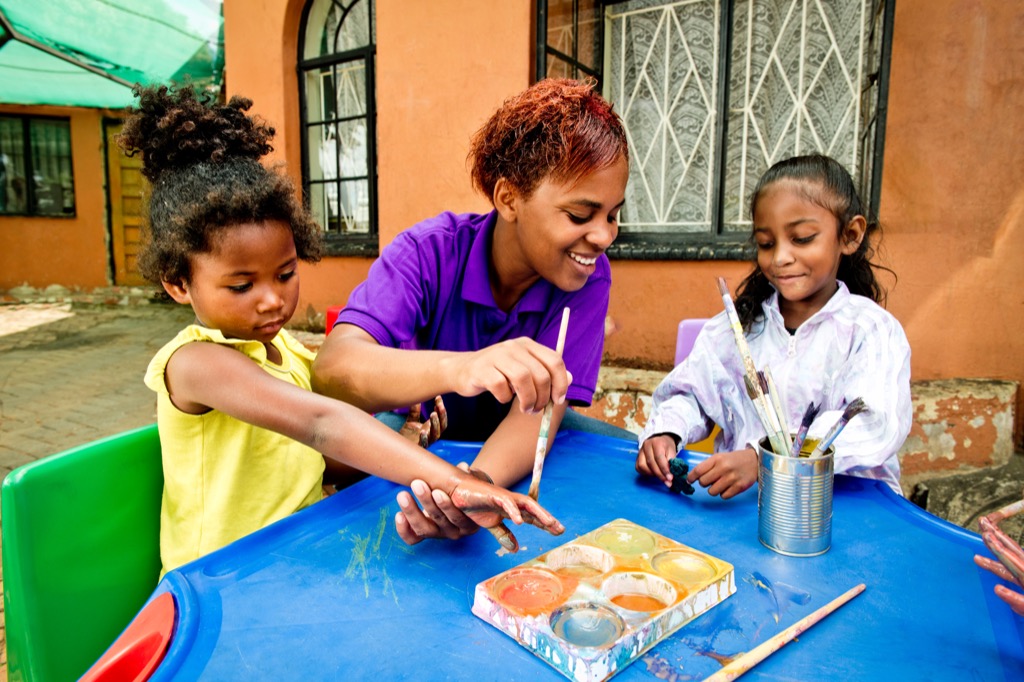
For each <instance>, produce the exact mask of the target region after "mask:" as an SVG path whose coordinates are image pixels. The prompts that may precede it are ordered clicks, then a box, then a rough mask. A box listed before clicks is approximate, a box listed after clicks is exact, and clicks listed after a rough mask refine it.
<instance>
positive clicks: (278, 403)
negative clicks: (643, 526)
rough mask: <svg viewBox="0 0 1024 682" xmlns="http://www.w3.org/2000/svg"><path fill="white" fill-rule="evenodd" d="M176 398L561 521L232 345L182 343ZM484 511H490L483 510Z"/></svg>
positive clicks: (371, 467)
mask: <svg viewBox="0 0 1024 682" xmlns="http://www.w3.org/2000/svg"><path fill="white" fill-rule="evenodd" d="M165 381H166V383H167V389H168V391H169V393H170V399H171V401H172V402H173V403H174V405H175V406H176V407H177V408H178V409H180V410H182V411H184V412H188V413H191V414H201V413H202V412H205V411H208V410H210V409H216V410H219V411H220V412H223V413H225V414H228V415H230V416H232V417H234V418H236V419H239V420H241V421H244V422H247V423H250V424H253V425H255V426H259V427H262V428H265V429H268V430H271V431H275V432H277V433H280V434H283V435H285V436H288V437H289V438H293V439H295V440H297V441H299V442H301V443H304V444H306V445H308V446H309V447H311V448H313V449H315V450H317V451H318V452H321V453H322V454H323V455H324V457H326V458H328V459H330V460H332V461H336V462H340V463H342V464H346V465H349V466H352V467H355V468H357V469H359V470H361V471H364V472H366V473H368V474H371V475H374V476H379V477H381V478H386V479H388V480H390V481H393V482H395V483H399V484H401V485H409V484H410V483H411V482H412V481H413V480H416V479H419V480H422V481H425V482H426V483H427V484H428V485H429V486H430V487H431V488H433V489H436V490H439V491H441V492H443V493H444V494H445V495H447V496H448V497H449V498H450V499H451V500H453V503H454V504H455V505H456V506H457V507H459V508H462V509H467V510H473V511H474V512H475V514H477V515H479V516H480V518H488V519H489V520H493V521H494V525H497V523H498V522H499V521H500V517H501V516H505V517H508V518H509V519H510V520H512V521H513V522H514V523H516V524H519V523H522V522H523V521H524V520H526V521H527V522H529V523H533V524H534V525H537V526H538V527H540V528H543V529H544V530H547V531H548V532H551V533H554V534H556V535H557V534H559V533H561V532H562V531H563V530H564V528H563V527H562V525H561V524H560V523H559V522H558V521H557V520H556V519H555V518H554V517H553V516H551V514H549V513H548V512H547V511H546V510H545V509H544V508H543V507H541V506H540V505H539V504H538V503H537V502H536V501H535V500H533V499H531V498H529V497H527V496H526V495H520V494H516V493H511V492H509V491H507V490H504V489H502V488H499V487H496V486H493V485H490V484H488V483H486V482H484V481H481V480H480V479H478V478H476V477H475V476H473V475H472V474H470V473H468V472H465V471H462V470H460V469H457V468H456V467H454V466H452V465H451V464H449V463H447V462H445V461H444V460H442V459H440V458H439V457H437V456H435V455H433V454H432V453H430V452H429V451H427V450H424V449H422V448H420V447H418V446H416V445H414V444H412V443H411V442H409V441H408V440H406V439H404V438H402V437H401V436H399V435H398V434H397V433H395V432H394V431H392V430H391V429H389V428H388V427H387V426H384V425H383V424H381V423H380V422H378V421H377V420H376V419H374V418H373V417H372V416H370V415H369V414H367V413H365V412H363V411H362V410H360V409H358V408H356V407H354V406H352V405H348V404H346V403H343V402H340V401H337V400H333V399H331V398H328V397H325V396H322V395H318V394H316V393H312V392H310V391H306V390H303V389H301V388H298V387H296V386H293V385H291V384H288V383H286V382H283V381H280V380H278V379H275V378H274V377H272V376H270V375H269V374H267V373H266V372H265V371H263V370H262V369H261V368H260V367H259V366H258V365H257V364H256V363H254V362H253V361H252V360H251V359H249V358H248V357H246V356H245V355H243V354H242V353H239V352H238V351H237V350H234V349H232V348H227V347H224V346H219V345H217V344H213V343H205V342H197V343H190V344H188V345H186V346H183V347H182V348H180V349H179V350H178V351H176V352H175V353H174V355H172V356H171V358H170V360H169V361H168V363H167V368H166V372H165ZM486 512H495V514H493V515H487V514H486Z"/></svg>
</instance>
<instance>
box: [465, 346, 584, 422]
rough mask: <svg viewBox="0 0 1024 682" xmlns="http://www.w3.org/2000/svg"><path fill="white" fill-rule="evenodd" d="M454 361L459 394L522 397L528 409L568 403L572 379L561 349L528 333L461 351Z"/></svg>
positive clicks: (502, 398) (523, 406)
mask: <svg viewBox="0 0 1024 682" xmlns="http://www.w3.org/2000/svg"><path fill="white" fill-rule="evenodd" d="M453 362H454V363H456V366H455V367H453V368H452V373H451V376H454V377H455V391H456V392H457V393H458V394H459V395H462V396H475V395H479V394H481V393H484V392H490V393H491V394H492V395H493V396H494V397H495V398H497V399H498V400H499V401H500V402H503V403H507V402H509V401H510V400H512V399H513V398H516V397H518V398H519V407H520V409H521V410H522V411H523V412H527V413H536V412H540V411H541V410H543V409H544V406H545V405H546V404H547V403H548V401H554V402H555V404H556V405H561V404H562V403H564V402H565V393H566V391H567V390H568V388H569V384H570V383H571V382H572V376H571V375H570V374H569V372H568V371H566V369H565V363H563V362H562V358H561V357H560V356H559V355H558V353H556V352H555V351H554V350H552V349H550V348H548V347H547V346H543V345H541V344H539V343H537V342H536V341H534V340H533V339H529V338H526V337H520V338H517V339H509V340H508V341H502V342H501V343H498V344H495V345H493V346H488V347H487V348H483V349H481V350H478V351H474V352H472V353H460V354H459V355H458V356H456V357H455V358H454V359H453Z"/></svg>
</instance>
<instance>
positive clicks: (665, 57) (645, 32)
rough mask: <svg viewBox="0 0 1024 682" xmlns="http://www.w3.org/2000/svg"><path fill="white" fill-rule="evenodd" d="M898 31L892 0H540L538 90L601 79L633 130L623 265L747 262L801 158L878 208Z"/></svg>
mask: <svg viewBox="0 0 1024 682" xmlns="http://www.w3.org/2000/svg"><path fill="white" fill-rule="evenodd" d="M891 24H892V1H891V0H733V1H732V2H729V1H727V0H675V1H667V0H629V1H626V2H604V3H598V2H590V3H587V2H583V1H582V0H548V1H545V0H538V67H539V68H538V77H544V76H565V77H575V78H579V77H583V76H587V75H589V76H593V77H595V78H597V79H598V81H599V83H600V84H601V87H602V91H603V92H604V94H605V95H606V96H607V97H608V98H609V99H610V100H611V101H612V102H614V104H615V106H616V109H617V111H618V112H619V113H620V115H621V116H622V117H623V120H624V122H625V125H626V129H627V134H628V136H629V141H630V151H631V155H632V156H631V159H630V163H631V175H630V183H629V187H628V188H627V197H626V205H625V207H624V208H623V211H622V214H621V219H620V228H621V232H620V237H619V240H618V241H617V242H616V244H615V245H614V246H613V248H612V253H613V254H614V255H619V256H623V257H630V258H734V257H739V256H744V255H745V254H746V253H747V249H748V246H747V245H746V239H747V235H748V233H749V217H748V215H747V203H748V199H749V196H750V193H751V191H752V189H753V187H754V185H755V184H756V182H757V179H758V178H759V177H760V175H761V174H762V173H763V172H764V171H765V170H766V169H767V168H768V167H769V166H770V165H771V164H773V163H775V162H776V161H779V160H781V159H784V158H787V157H789V156H793V155H796V154H806V153H811V152H821V153H824V154H828V155H830V156H833V157H835V158H836V159H838V160H839V161H840V162H841V163H843V164H844V165H845V166H846V167H847V168H848V169H849V170H850V171H851V173H852V174H853V175H854V177H855V178H859V180H860V184H861V187H860V191H861V194H862V197H863V198H864V199H865V201H866V202H867V203H868V204H869V205H870V206H871V207H876V206H877V199H878V194H879V188H880V168H881V156H882V141H883V138H884V123H885V119H884V113H885V96H886V87H887V80H888V51H889V44H890V39H889V36H888V34H889V32H890V28H889V27H891ZM541 28H543V31H541ZM541 36H543V39H544V44H543V45H541ZM594 43H596V45H595V46H593V47H591V45H593V44H594ZM541 65H543V68H542V69H541V68H540V66H541Z"/></svg>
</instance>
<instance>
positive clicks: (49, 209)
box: [29, 120, 75, 215]
mask: <svg viewBox="0 0 1024 682" xmlns="http://www.w3.org/2000/svg"><path fill="white" fill-rule="evenodd" d="M29 138H30V144H31V147H32V170H33V176H34V181H35V203H36V206H35V209H36V210H35V211H34V212H35V213H38V214H39V215H65V214H72V213H74V211H75V191H74V190H75V188H74V183H73V181H72V176H71V126H70V124H69V123H68V122H67V121H47V120H32V121H29Z"/></svg>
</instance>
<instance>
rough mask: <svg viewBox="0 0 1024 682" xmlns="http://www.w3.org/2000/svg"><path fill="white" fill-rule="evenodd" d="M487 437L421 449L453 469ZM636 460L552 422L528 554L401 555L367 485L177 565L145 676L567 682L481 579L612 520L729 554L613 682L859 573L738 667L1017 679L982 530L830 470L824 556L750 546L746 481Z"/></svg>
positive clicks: (694, 670)
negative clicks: (153, 662)
mask: <svg viewBox="0 0 1024 682" xmlns="http://www.w3.org/2000/svg"><path fill="white" fill-rule="evenodd" d="M478 448H479V444H465V443H452V442H447V441H443V442H441V443H438V444H435V445H434V446H433V447H432V448H431V449H432V450H434V451H435V452H436V453H438V454H439V455H441V456H442V457H445V458H446V459H449V460H451V461H453V462H454V461H460V460H465V461H471V460H472V459H473V457H474V455H475V454H476V451H477V450H478ZM635 452H636V445H635V443H631V442H627V441H622V440H617V439H612V438H606V437H602V436H595V435H590V434H581V433H575V432H567V433H566V432H563V433H559V434H558V436H557V438H556V440H555V443H554V447H553V449H552V452H551V454H550V455H549V456H548V458H547V460H546V463H545V468H544V475H543V480H542V484H541V495H540V499H541V502H542V503H543V504H544V505H545V506H546V508H547V509H548V510H549V511H551V512H552V513H553V514H555V515H556V516H557V517H558V518H559V520H561V521H562V522H563V523H564V524H565V526H566V529H567V530H566V534H565V535H563V536H561V537H553V536H550V535H548V534H547V533H545V532H543V531H540V530H538V529H536V528H533V527H529V526H526V527H520V528H518V529H516V535H517V537H518V538H519V541H520V544H521V545H522V549H521V551H520V552H519V554H515V555H507V556H503V557H499V556H497V555H496V552H495V550H496V549H497V544H496V542H495V540H494V539H493V538H492V537H491V535H490V534H489V533H477V534H476V535H473V536H471V537H468V538H464V539H463V540H461V541H459V542H438V541H432V542H423V543H420V544H418V545H416V546H413V547H409V546H406V545H405V544H404V543H403V542H402V541H401V539H400V538H399V537H398V536H397V534H396V533H395V530H394V515H395V512H396V511H397V510H398V506H397V503H396V502H395V493H396V492H397V491H398V490H399V488H398V487H397V486H394V485H392V484H390V483H388V482H386V481H382V480H379V479H368V480H366V481H363V482H361V483H359V484H357V485H355V486H353V487H351V488H348V489H346V490H344V491H342V492H340V493H338V494H336V495H333V496H332V497H330V498H328V499H326V500H324V501H323V502H320V503H318V504H315V505H313V506H312V507H310V508H308V509H305V510H303V511H302V512H299V513H297V514H294V515H292V516H291V517H289V518H287V519H284V520H282V521H280V522H278V523H276V524H274V525H273V526H270V527H268V528H266V529H264V530H262V531H260V532H258V533H255V534H253V535H251V536H249V537H246V538H243V539H242V540H240V541H238V542H236V543H234V544H232V545H230V546H228V547H226V548H224V549H222V550H220V551H218V552H214V553H213V554H210V555H208V556H206V557H204V558H201V559H199V560H198V561H196V562H193V563H191V564H188V565H186V566H184V567H182V568H181V569H178V570H175V571H171V572H170V573H168V574H167V575H166V576H165V577H164V579H163V580H162V581H161V583H160V585H159V586H158V587H157V590H156V592H155V593H154V595H156V594H159V593H161V592H164V591H170V592H171V593H172V594H173V595H174V597H175V599H176V601H177V605H178V610H179V619H178V623H177V626H176V630H175V634H174V637H173V640H172V642H171V646H170V648H169V649H168V653H167V656H166V657H165V659H164V661H163V663H162V664H161V665H160V667H159V668H158V669H157V671H156V673H155V675H154V676H153V678H152V679H154V680H171V679H173V680H195V679H209V680H227V679H246V680H252V679H268V680H283V679H342V678H343V679H370V678H377V679H395V678H402V677H413V676H415V677H417V678H420V679H456V680H462V679H465V680H474V681H479V680H534V679H537V678H543V679H562V678H561V676H560V675H558V673H556V672H555V671H554V670H553V669H552V668H550V667H549V666H548V665H547V664H545V663H544V662H543V661H541V660H540V659H539V658H536V657H535V656H533V655H532V654H531V653H530V652H529V651H527V650H526V649H525V648H523V647H521V646H520V645H519V644H517V643H516V642H515V641H514V640H512V639H511V638H510V637H508V636H506V635H504V634H502V633H501V632H500V631H498V630H497V629H496V628H494V627H492V626H491V625H489V624H487V623H485V622H484V621H483V620H481V619H479V618H477V617H476V616H474V615H473V614H472V613H471V612H470V607H471V605H472V603H473V592H474V588H475V586H476V584H477V583H479V582H481V581H483V580H486V579H487V578H490V577H492V576H494V575H496V574H498V573H500V572H502V571H504V570H506V569H508V568H511V567H513V566H516V565H518V564H520V563H522V562H523V561H526V560H528V559H531V558H533V557H535V556H537V555H539V554H541V553H543V552H545V551H547V550H549V549H551V548H553V547H557V546H558V545H561V544H563V543H564V542H566V541H568V540H570V539H572V538H574V537H576V536H578V535H582V534H583V533H586V532H588V531H590V530H593V529H594V528H597V527H598V526H600V525H602V524H604V523H607V522H608V521H611V520H613V519H616V518H626V519H629V520H631V521H633V522H635V523H638V524H640V525H642V526H645V527H647V528H649V529H651V530H653V531H655V532H657V533H660V534H662V535H665V536H667V537H669V538H672V539H673V540H676V541H678V542H681V543H684V544H687V545H690V546H691V547H694V548H696V549H698V550H701V551H703V552H706V553H708V554H711V555H713V556H716V557H718V558H720V559H723V560H725V561H727V562H729V563H731V564H733V566H734V567H735V578H736V585H737V591H736V594H734V595H733V596H731V597H729V598H728V599H726V600H725V601H724V602H722V603H721V604H719V605H717V606H715V607H714V608H712V609H711V610H710V611H709V612H707V613H705V614H704V615H702V616H699V617H698V618H696V619H695V620H693V621H692V622H690V623H689V624H687V625H685V626H684V627H683V628H681V629H680V630H679V631H677V632H676V633H674V634H673V635H671V636H669V637H668V638H666V639H665V640H664V641H662V642H661V643H660V644H658V645H657V646H655V647H654V648H653V649H651V650H650V651H648V652H647V653H646V654H644V655H642V656H641V657H640V658H639V659H637V661H635V662H634V663H633V664H632V665H630V666H629V667H627V668H626V669H624V670H623V671H621V672H620V673H619V674H618V675H617V676H616V678H617V679H622V680H627V679H641V678H643V679H649V678H651V679H653V678H657V679H662V680H689V679H703V678H704V677H705V676H707V675H709V674H711V673H713V672H715V671H717V670H718V669H720V667H721V665H722V664H723V663H724V661H725V660H726V659H728V658H730V657H733V656H735V655H737V654H739V653H742V652H744V651H747V650H749V649H752V648H754V647H755V646H756V645H757V644H759V643H761V642H762V641H764V640H765V639H767V638H769V637H771V636H772V635H774V634H775V633H777V632H779V631H781V630H783V629H785V628H786V627H787V626H789V625H791V624H792V623H794V622H795V621H797V620H799V619H800V618H801V617H803V616H805V615H807V614H809V613H811V612H812V611H814V610H815V609H817V608H818V607H820V606H822V605H824V604H826V603H827V602H829V601H830V600H832V599H833V598H835V597H836V596H838V595H840V594H842V593H843V592H845V591H846V590H848V589H849V588H851V587H853V586H855V585H857V584H859V583H865V584H866V585H867V589H866V590H865V592H864V593H863V594H861V595H860V596H858V597H856V598H854V599H853V600H852V601H851V602H849V603H847V604H846V605H844V606H842V607H840V608H839V610H837V611H836V612H834V613H833V614H832V615H830V616H828V617H827V618H825V619H824V620H823V621H821V622H819V623H818V624H817V625H815V626H814V627H812V628H811V629H810V630H808V631H807V632H806V633H804V634H803V635H801V636H800V637H799V639H798V640H797V641H794V642H791V643H790V644H788V645H786V646H785V647H783V648H782V649H781V650H780V651H778V652H776V653H774V654H772V655H771V656H769V657H768V658H767V659H766V660H765V661H763V662H762V663H760V664H759V665H757V666H756V667H755V668H753V670H751V671H750V672H749V673H747V675H746V678H749V679H752V680H753V679H787V680H821V679H851V680H852V679H858V680H882V679H901V680H945V679H949V680H954V679H955V680H965V679H968V680H972V679H973V680H1002V679H1006V680H1011V679H1016V680H1020V679H1024V619H1021V618H1018V617H1016V616H1014V615H1013V613H1012V612H1011V611H1010V609H1009V607H1007V606H1006V605H1005V604H1004V603H1003V602H1002V601H1000V600H999V599H998V598H997V597H995V595H994V594H993V593H992V588H993V586H994V585H995V584H996V583H997V582H999V581H998V579H996V578H995V577H994V576H992V575H991V574H990V573H988V572H987V571H983V570H981V569H979V568H977V567H976V566H975V565H974V563H973V560H972V557H973V555H974V554H975V553H982V554H985V555H986V556H990V555H989V554H988V552H987V550H986V549H985V547H984V545H983V544H982V542H981V540H980V538H979V537H978V536H977V535H975V534H973V533H969V532H967V531H964V530H962V529H960V528H958V527H956V526H953V525H952V524H949V523H947V522H945V521H942V520H941V519H938V518H936V517H934V516H931V515H929V514H927V513H925V512H923V511H922V510H920V509H919V508H917V507H916V506H914V505H913V504H911V503H909V502H907V501H906V500H904V499H902V498H900V497H898V496H896V495H894V494H893V493H892V492H891V491H889V490H888V488H886V486H885V485H884V484H878V483H874V482H871V481H866V480H863V479H856V478H851V477H846V476H837V477H836V486H835V497H834V503H833V532H832V547H831V549H830V550H829V551H828V552H826V553H825V554H823V555H821V556H818V557H811V558H795V557H787V556H783V555H780V554H777V553H775V552H773V551H771V550H769V549H768V548H766V547H764V546H763V545H761V544H760V542H759V541H758V539H757V492H756V486H755V488H753V489H751V490H749V491H747V492H745V493H743V494H742V495H740V496H738V497H736V498H733V499H732V500H721V499H719V498H712V497H710V496H708V495H707V494H706V493H705V492H703V491H702V490H700V489H698V492H697V493H696V494H695V495H693V496H692V497H686V496H683V495H676V494H672V493H671V492H669V490H668V489H667V488H666V487H664V486H663V485H662V484H660V483H655V482H653V481H651V480H649V479H640V478H639V477H638V476H637V475H636V474H635V472H634V470H633V462H634V458H635ZM685 456H686V457H688V458H690V459H691V461H696V460H697V459H699V458H701V457H703V456H704V455H701V454H700V453H685ZM528 484H529V481H528V480H527V481H524V482H522V483H521V484H520V486H519V488H517V489H518V490H520V491H521V492H525V489H526V487H527V485H528Z"/></svg>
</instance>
